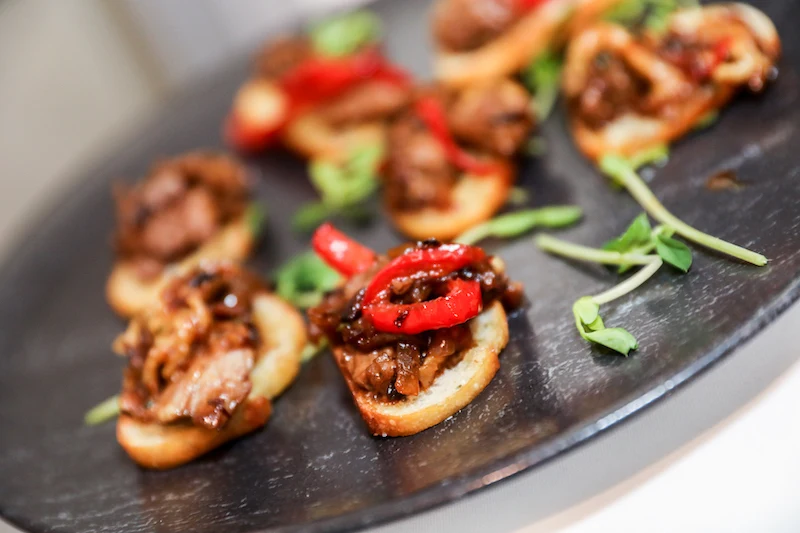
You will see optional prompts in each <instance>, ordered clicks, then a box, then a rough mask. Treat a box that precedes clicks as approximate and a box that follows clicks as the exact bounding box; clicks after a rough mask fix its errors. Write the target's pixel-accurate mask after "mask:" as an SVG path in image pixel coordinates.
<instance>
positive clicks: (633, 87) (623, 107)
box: [570, 53, 650, 129]
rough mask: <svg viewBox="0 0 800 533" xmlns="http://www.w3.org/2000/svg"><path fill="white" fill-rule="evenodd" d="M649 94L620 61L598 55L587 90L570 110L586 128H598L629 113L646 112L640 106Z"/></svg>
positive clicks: (631, 71) (572, 103)
mask: <svg viewBox="0 0 800 533" xmlns="http://www.w3.org/2000/svg"><path fill="white" fill-rule="evenodd" d="M649 90H650V87H649V83H648V81H647V80H645V79H643V78H642V77H640V76H639V75H638V74H637V73H636V72H635V71H634V70H633V69H631V68H629V67H628V66H627V65H626V63H625V61H624V60H623V59H621V58H619V57H616V56H614V55H611V54H608V53H600V54H598V55H597V56H596V57H595V58H594V60H593V61H592V63H591V65H590V67H589V74H588V82H587V85H586V88H585V89H584V91H583V92H582V93H581V94H580V95H579V96H578V97H577V98H575V99H573V100H572V101H571V102H570V106H571V107H572V109H573V111H574V112H575V113H577V114H578V116H580V117H581V119H582V120H583V121H584V122H585V123H586V125H587V126H589V127H590V128H594V129H596V128H601V127H603V126H604V125H605V124H606V123H607V122H609V121H611V120H613V119H615V118H617V117H619V116H621V115H622V114H624V113H625V112H626V111H628V110H632V111H646V110H645V109H643V105H644V103H645V100H646V96H647V94H648V92H649Z"/></svg>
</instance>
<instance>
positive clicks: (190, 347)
mask: <svg viewBox="0 0 800 533" xmlns="http://www.w3.org/2000/svg"><path fill="white" fill-rule="evenodd" d="M305 344H306V329H305V324H304V322H303V318H302V317H301V316H300V314H299V313H298V312H297V311H296V310H295V309H294V308H293V307H292V306H291V305H289V304H288V303H286V302H284V301H283V300H281V299H280V298H278V297H277V296H275V295H273V294H271V293H270V292H268V291H267V290H266V289H265V288H264V287H263V285H262V284H261V283H260V282H259V280H258V279H257V278H256V277H255V276H253V275H252V274H250V273H248V272H246V271H244V270H242V269H241V268H240V267H238V266H235V265H234V264H232V263H203V264H202V265H201V266H198V267H195V268H193V269H191V270H190V271H188V272H187V273H185V274H184V275H182V276H179V277H175V278H173V279H172V280H171V281H170V282H169V283H168V284H167V286H166V287H164V289H163V290H162V291H161V293H160V298H159V301H158V302H157V303H156V304H155V305H153V306H151V307H150V308H149V309H148V310H146V311H145V312H143V313H142V314H140V315H137V316H136V317H135V318H134V319H133V320H132V321H131V322H130V325H129V326H128V328H127V330H126V331H125V332H124V333H123V334H122V335H120V336H119V337H118V338H117V339H116V341H115V342H114V350H115V351H116V352H117V353H119V354H120V355H123V356H125V357H126V358H127V359H128V366H127V368H126V369H125V374H124V379H123V384H122V394H121V395H120V411H121V414H120V418H119V420H118V422H117V440H118V441H119V443H120V445H122V447H123V448H124V449H125V451H126V452H127V453H128V455H130V456H131V458H132V459H133V460H134V461H136V462H137V463H138V464H139V465H141V466H143V467H145V468H154V469H166V468H172V467H175V466H178V465H181V464H184V463H186V462H189V461H191V460H193V459H195V458H197V457H199V456H201V455H203V454H205V453H206V452H208V451H210V450H212V449H214V448H216V447H218V446H220V445H221V444H223V443H224V442H227V441H229V440H231V439H234V438H237V437H240V436H242V435H244V434H246V433H249V432H251V431H254V430H256V429H258V428H260V427H262V426H263V425H264V424H265V423H266V422H267V419H268V418H269V416H270V412H271V404H270V401H271V400H272V399H273V398H275V397H276V396H277V395H279V394H280V393H281V392H283V390H284V389H286V388H287V387H288V386H289V385H290V384H291V383H292V381H293V380H294V378H295V377H296V376H297V373H298V372H299V369H300V358H301V353H302V350H303V348H304V346H305Z"/></svg>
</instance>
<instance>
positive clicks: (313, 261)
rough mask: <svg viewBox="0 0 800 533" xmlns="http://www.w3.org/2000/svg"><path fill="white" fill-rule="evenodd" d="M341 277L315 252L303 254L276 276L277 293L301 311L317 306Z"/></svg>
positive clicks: (287, 264)
mask: <svg viewBox="0 0 800 533" xmlns="http://www.w3.org/2000/svg"><path fill="white" fill-rule="evenodd" d="M340 280H341V276H340V275H339V274H338V273H337V272H336V271H335V270H333V269H332V268H331V267H329V266H328V265H327V264H325V262H324V261H323V260H322V259H320V258H319V257H318V256H317V255H316V254H315V253H313V252H306V253H304V254H301V255H299V256H297V257H295V258H294V259H292V260H291V261H289V262H288V263H286V265H284V266H283V267H282V268H281V269H280V270H278V272H277V274H276V275H275V292H277V293H278V296H280V297H281V298H283V299H285V300H287V301H288V302H290V303H292V304H294V305H295V306H297V307H299V308H301V309H307V308H309V307H313V306H315V305H317V304H318V303H319V302H320V301H321V300H322V296H323V295H324V294H325V293H326V292H327V291H329V290H331V289H334V288H335V287H336V286H337V285H338V284H339V282H340Z"/></svg>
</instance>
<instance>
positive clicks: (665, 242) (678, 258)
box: [655, 234, 692, 273]
mask: <svg viewBox="0 0 800 533" xmlns="http://www.w3.org/2000/svg"><path fill="white" fill-rule="evenodd" d="M655 245H656V253H657V254H658V255H660V256H661V259H663V260H664V262H665V263H669V264H670V265H672V266H673V267H675V268H677V269H678V270H680V271H681V272H684V273H686V272H688V271H689V267H691V266H692V251H691V250H690V249H689V247H688V246H686V245H685V244H683V243H682V242H681V241H679V240H677V239H673V238H672V237H668V236H666V235H663V234H658V235H656V237H655Z"/></svg>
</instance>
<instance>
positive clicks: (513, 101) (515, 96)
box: [448, 80, 533, 157]
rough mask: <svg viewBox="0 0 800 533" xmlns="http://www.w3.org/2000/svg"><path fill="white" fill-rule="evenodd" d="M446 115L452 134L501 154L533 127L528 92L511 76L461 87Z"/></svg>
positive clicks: (514, 149)
mask: <svg viewBox="0 0 800 533" xmlns="http://www.w3.org/2000/svg"><path fill="white" fill-rule="evenodd" d="M448 116H449V125H450V128H451V130H452V132H453V135H454V136H455V137H457V138H458V139H460V140H462V141H464V142H466V143H469V144H471V145H472V146H475V147H476V148H480V149H482V150H485V151H487V152H491V153H493V154H496V155H499V156H502V157H510V156H512V155H513V154H515V153H516V152H517V151H518V150H519V149H520V147H521V146H522V145H523V143H524V142H525V141H526V140H527V138H528V134H529V133H530V131H531V128H532V127H533V113H532V110H531V105H530V96H529V95H528V92H527V91H526V90H525V88H524V87H522V86H521V85H520V84H518V83H516V82H513V81H511V80H498V81H496V82H492V83H489V84H486V85H482V86H477V87H471V88H468V89H466V90H464V91H463V92H461V93H459V94H458V96H457V97H456V98H455V99H454V101H453V103H452V104H451V105H450V108H449V112H448Z"/></svg>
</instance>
